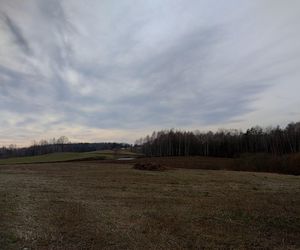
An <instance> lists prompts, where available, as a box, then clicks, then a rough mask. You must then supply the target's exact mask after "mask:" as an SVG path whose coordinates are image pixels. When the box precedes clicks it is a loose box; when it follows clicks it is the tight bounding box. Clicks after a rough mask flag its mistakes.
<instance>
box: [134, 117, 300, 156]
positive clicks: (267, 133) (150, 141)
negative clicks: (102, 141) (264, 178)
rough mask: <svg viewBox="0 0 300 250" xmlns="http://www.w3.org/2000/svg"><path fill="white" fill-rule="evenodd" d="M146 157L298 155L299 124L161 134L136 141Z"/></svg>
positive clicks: (172, 130)
mask: <svg viewBox="0 0 300 250" xmlns="http://www.w3.org/2000/svg"><path fill="white" fill-rule="evenodd" d="M135 144H136V146H139V147H140V150H141V152H142V153H144V154H145V155H146V156H215V157H239V156H241V155H242V154H246V153H268V154H272V155H284V154H289V153H297V152H299V151H300V122H297V123H290V124H288V125H287V126H286V127H285V128H280V127H279V126H277V127H267V128H262V127H260V126H255V127H252V128H250V129H247V130H246V132H243V131H240V130H236V129H220V130H218V131H217V132H211V131H209V132H200V131H193V132H190V131H182V130H174V129H171V130H163V131H159V132H153V133H152V135H151V136H149V135H148V136H146V137H145V138H141V139H139V140H137V141H136V143H135Z"/></svg>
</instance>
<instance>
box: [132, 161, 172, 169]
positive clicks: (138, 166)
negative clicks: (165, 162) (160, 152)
mask: <svg viewBox="0 0 300 250" xmlns="http://www.w3.org/2000/svg"><path fill="white" fill-rule="evenodd" d="M133 168H134V169H138V170H146V171H164V170H167V168H166V167H165V166H162V165H160V164H156V163H151V162H147V163H136V164H134V165H133Z"/></svg>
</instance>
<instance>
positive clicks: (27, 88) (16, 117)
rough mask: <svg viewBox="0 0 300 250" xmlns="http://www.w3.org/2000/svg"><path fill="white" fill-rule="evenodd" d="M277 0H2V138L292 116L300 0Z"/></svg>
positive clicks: (123, 135) (124, 135)
mask: <svg viewBox="0 0 300 250" xmlns="http://www.w3.org/2000/svg"><path fill="white" fill-rule="evenodd" d="M272 3H273V2H271V1H268V0H267V1H264V2H263V3H262V2H260V1H244V2H243V3H236V1H231V0H230V1H226V3H221V2H219V1H208V0H207V1H206V0H205V1H190V2H189V3H188V4H187V3H186V2H185V1H164V2H161V1H143V2H139V1H130V0H128V1H124V2H122V3H120V2H119V1H89V3H82V2H80V1H58V0H55V1H37V0H28V1H26V2H22V3H20V2H18V1H14V0H12V1H9V3H8V2H5V1H1V2H0V6H1V11H2V12H1V13H0V14H1V18H0V36H1V43H0V112H1V114H2V115H1V118H0V124H1V128H0V144H1V143H7V142H8V141H11V142H14V141H17V142H20V143H21V142H22V141H23V142H24V143H26V142H28V141H30V140H32V139H36V138H37V137H38V138H41V137H48V135H51V136H59V135H61V134H62V133H66V135H67V136H68V133H69V136H70V137H71V139H72V138H76V140H79V139H82V140H93V141H94V139H95V138H96V139H97V140H101V139H109V138H113V139H118V138H120V139H122V140H128V141H134V140H135V139H136V137H135V135H134V132H133V131H139V132H137V133H138V134H142V133H143V132H144V133H149V132H150V131H151V130H152V129H161V128H171V127H180V128H191V129H193V128H199V129H201V128H203V129H204V128H208V127H211V128H217V127H226V126H235V127H238V128H245V127H247V126H249V125H253V124H261V125H264V124H266V125H269V123H271V124H272V123H280V124H282V123H286V122H289V121H290V119H294V120H297V118H298V117H297V114H298V113H297V110H296V107H297V106H298V104H300V103H299V101H298V98H297V97H296V96H295V94H294V93H296V92H297V91H298V90H300V89H299V84H298V82H299V79H300V75H299V73H297V72H298V68H299V66H300V50H299V46H298V44H299V42H300V35H299V32H297V29H296V25H295V23H297V22H298V21H300V20H298V19H299V15H298V14H297V12H296V11H295V9H296V6H298V3H297V1H292V2H291V4H289V5H288V4H286V3H282V2H281V1H276V3H274V5H273V4H272ZM270 4H272V6H273V7H272V8H269V6H270ZM293 6H294V8H293ZM21 10H22V11H21ZM281 10H283V11H281ZM12 44H13V45H14V46H11V45H12ZM277 95H280V96H281V99H279V98H278V99H276V98H275V96H277ZM282 98H283V99H282ZM280 100H281V101H280ZM282 100H285V101H284V103H283V102H282ZM284 110H289V112H287V113H286V115H285V112H284ZM278 112H279V113H280V114H278V115H276V113H278ZM268 114H273V115H272V116H270V115H268ZM4 128H5V129H4ZM68 128H70V129H69V130H68ZM68 131H69V132H68ZM86 131H90V132H88V133H87V132H86ZM114 133H115V134H116V136H113V134H114ZM81 135H82V136H81ZM85 135H86V136H87V135H88V136H87V137H85ZM137 137H138V136H137ZM4 138H5V139H4Z"/></svg>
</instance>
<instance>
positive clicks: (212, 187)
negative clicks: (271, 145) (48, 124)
mask: <svg viewBox="0 0 300 250" xmlns="http://www.w3.org/2000/svg"><path fill="white" fill-rule="evenodd" d="M0 248H1V249H24V248H27V249H199V248H200V249H201V248H224V249H228V248H237V249H255V248H257V249H299V248H300V177H299V176H298V177H297V176H289V175H278V174H264V173H249V172H231V171H213V170H198V169H196V170H191V169H174V170H168V171H164V172H148V171H139V170H135V169H132V165H130V164H129V165H127V164H109V163H105V164H104V163H102V164H101V163H99V162H73V163H53V164H50V163H49V164H35V165H15V166H0Z"/></svg>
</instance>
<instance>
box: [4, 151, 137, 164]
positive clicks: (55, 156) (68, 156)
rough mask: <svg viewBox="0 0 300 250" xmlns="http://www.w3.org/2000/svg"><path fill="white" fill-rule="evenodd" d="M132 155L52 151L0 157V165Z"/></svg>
mask: <svg viewBox="0 0 300 250" xmlns="http://www.w3.org/2000/svg"><path fill="white" fill-rule="evenodd" d="M134 156H138V155H137V154H135V153H132V152H128V151H121V152H114V151H113V150H101V151H92V152H83V153H77V152H63V153H52V154H45V155H37V156H26V157H14V158H7V159H0V165H1V164H2V165H4V164H29V163H47V162H66V161H85V160H114V159H118V158H120V157H134Z"/></svg>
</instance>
